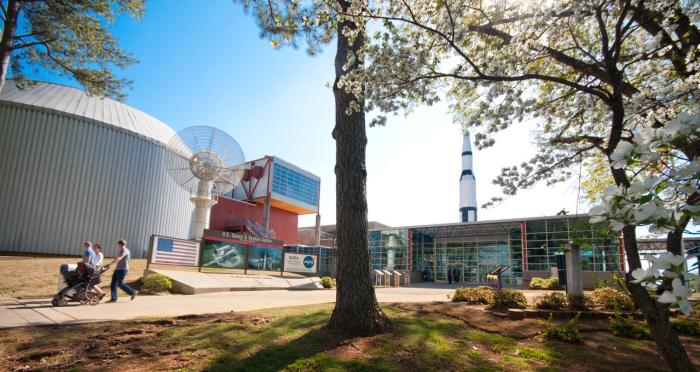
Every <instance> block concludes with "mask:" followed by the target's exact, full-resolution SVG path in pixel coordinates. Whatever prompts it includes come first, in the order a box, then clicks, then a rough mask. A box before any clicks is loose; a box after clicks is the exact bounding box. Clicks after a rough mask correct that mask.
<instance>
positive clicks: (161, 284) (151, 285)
mask: <svg viewBox="0 0 700 372" xmlns="http://www.w3.org/2000/svg"><path fill="white" fill-rule="evenodd" d="M143 285H144V287H145V288H146V289H148V290H150V291H152V292H165V291H169V290H171V289H172V288H173V281H172V280H170V278H168V277H167V276H165V275H163V274H149V275H148V276H146V279H144V284H143Z"/></svg>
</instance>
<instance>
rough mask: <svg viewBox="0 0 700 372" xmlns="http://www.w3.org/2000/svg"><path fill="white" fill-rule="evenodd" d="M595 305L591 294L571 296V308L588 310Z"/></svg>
mask: <svg viewBox="0 0 700 372" xmlns="http://www.w3.org/2000/svg"><path fill="white" fill-rule="evenodd" d="M593 306H594V304H593V299H592V298H591V296H588V295H585V294H580V295H571V296H569V310H575V311H586V310H590V309H591V308H593Z"/></svg>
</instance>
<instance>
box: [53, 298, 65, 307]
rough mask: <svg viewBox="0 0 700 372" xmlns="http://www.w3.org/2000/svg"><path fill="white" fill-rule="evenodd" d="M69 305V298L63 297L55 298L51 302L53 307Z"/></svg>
mask: <svg viewBox="0 0 700 372" xmlns="http://www.w3.org/2000/svg"><path fill="white" fill-rule="evenodd" d="M67 304H68V298H66V297H64V296H61V297H54V298H53V299H52V300H51V305H53V306H66V305H67Z"/></svg>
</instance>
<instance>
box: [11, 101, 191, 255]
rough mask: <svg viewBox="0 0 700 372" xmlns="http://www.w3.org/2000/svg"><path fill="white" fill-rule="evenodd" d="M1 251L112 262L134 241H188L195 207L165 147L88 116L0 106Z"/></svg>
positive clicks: (138, 247)
mask: <svg viewBox="0 0 700 372" xmlns="http://www.w3.org/2000/svg"><path fill="white" fill-rule="evenodd" d="M0 177H2V180H1V181H0V251H15V252H34V253H55V254H75V255H78V254H80V253H81V244H82V242H83V241H84V240H90V241H92V242H100V243H102V245H103V247H105V248H106V249H105V251H106V252H105V253H106V255H107V256H112V255H114V254H115V253H116V242H117V240H119V239H126V240H127V242H128V243H129V248H130V249H131V252H132V255H133V256H134V257H144V256H145V254H146V251H147V249H148V242H149V238H150V236H151V234H158V235H165V236H172V237H178V238H187V237H188V235H189V231H190V229H191V223H192V214H193V205H192V203H191V202H190V200H189V194H188V193H187V192H185V191H183V190H182V189H180V187H179V186H178V185H177V184H176V183H175V182H174V181H173V180H172V179H171V178H170V177H169V176H168V174H167V171H166V166H165V149H164V147H163V145H162V144H160V142H157V141H155V140H152V139H147V138H144V137H142V136H139V135H137V134H135V133H132V132H129V131H126V130H123V129H117V128H114V127H112V126H109V125H104V124H102V123H98V122H94V121H92V120H90V119H84V118H79V117H76V116H72V115H66V114H61V113H59V112H52V111H47V110H41V109H38V108H34V107H28V106H21V105H16V104H12V103H8V102H0Z"/></svg>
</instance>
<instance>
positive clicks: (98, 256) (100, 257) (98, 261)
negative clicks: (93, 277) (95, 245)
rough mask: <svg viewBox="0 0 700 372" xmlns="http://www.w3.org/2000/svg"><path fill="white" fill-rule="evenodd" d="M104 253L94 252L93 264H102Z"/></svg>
mask: <svg viewBox="0 0 700 372" xmlns="http://www.w3.org/2000/svg"><path fill="white" fill-rule="evenodd" d="M104 258H105V255H103V254H102V252H95V266H102V260H104Z"/></svg>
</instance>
